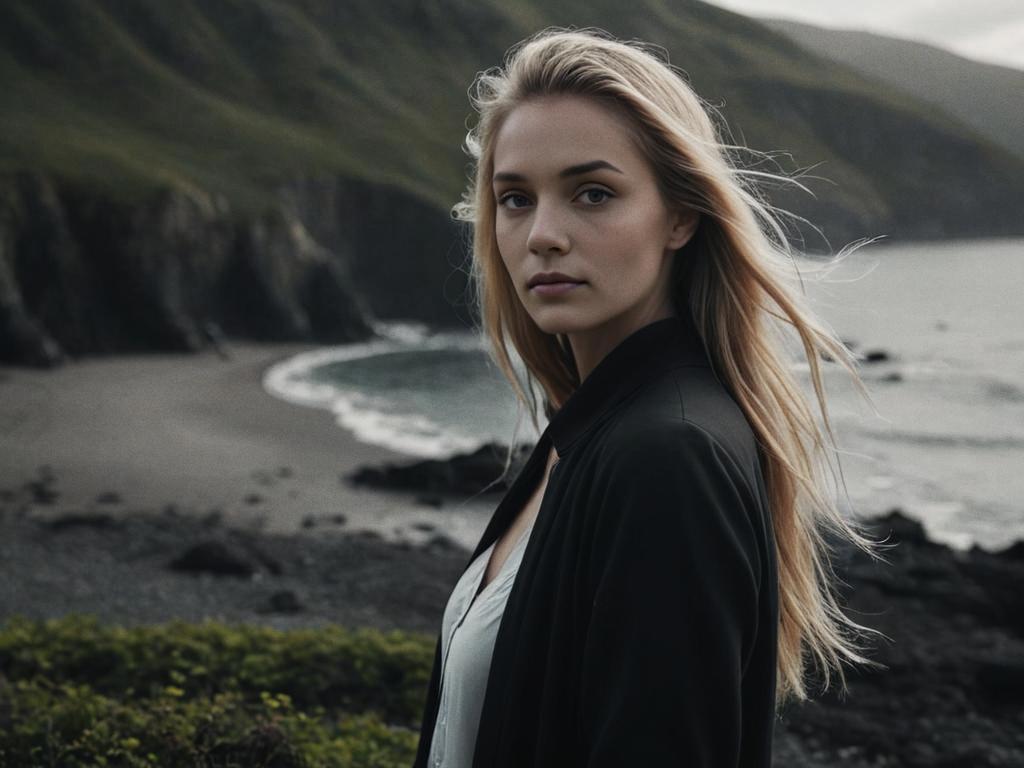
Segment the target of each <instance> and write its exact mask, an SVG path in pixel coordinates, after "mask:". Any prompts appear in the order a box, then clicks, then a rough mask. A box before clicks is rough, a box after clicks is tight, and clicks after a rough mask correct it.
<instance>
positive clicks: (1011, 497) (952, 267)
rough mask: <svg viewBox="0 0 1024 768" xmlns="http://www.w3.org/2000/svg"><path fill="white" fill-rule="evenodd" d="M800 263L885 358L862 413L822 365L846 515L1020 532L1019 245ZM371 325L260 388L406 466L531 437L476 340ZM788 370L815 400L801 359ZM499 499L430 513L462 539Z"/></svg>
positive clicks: (859, 343) (861, 339) (815, 289)
mask: <svg viewBox="0 0 1024 768" xmlns="http://www.w3.org/2000/svg"><path fill="white" fill-rule="evenodd" d="M797 266H798V267H799V270H800V274H801V276H802V278H803V282H804V288H805V291H806V294H807V296H808V298H809V299H810V300H811V303H812V306H813V307H814V309H815V310H816V311H817V313H818V314H819V316H820V317H821V318H823V319H824V320H825V322H826V323H827V324H828V325H830V326H831V327H832V328H833V329H834V330H835V331H836V332H837V333H838V334H839V335H840V336H841V337H842V338H843V339H844V340H846V341H848V342H850V343H851V345H853V347H854V349H855V350H856V351H858V352H868V351H872V350H878V351H884V352H885V353H886V354H887V356H888V359H886V360H882V361H880V362H874V363H867V362H864V363H862V364H861V366H860V371H861V376H862V378H863V379H864V381H865V384H866V386H867V387H868V391H869V393H870V395H871V398H872V402H873V404H874V408H872V407H871V406H870V405H868V404H867V403H866V402H865V401H864V400H863V399H862V398H861V397H860V396H859V394H858V393H857V392H856V391H855V390H854V388H853V385H852V384H851V383H850V382H849V379H848V376H847V374H846V373H845V371H844V370H843V369H841V368H840V367H839V366H834V365H832V366H826V368H825V370H826V371H828V373H827V376H826V380H825V381H826V392H827V393H828V396H829V417H830V420H831V422H832V425H833V429H834V430H835V434H836V438H837V443H838V447H839V451H840V452H839V455H838V459H837V461H838V468H839V470H840V472H841V474H840V475H838V476H837V477H836V478H835V481H834V483H833V493H834V495H835V496H836V498H837V499H838V502H839V504H840V506H841V507H842V509H843V510H844V512H845V513H846V514H857V515H863V516H875V515H881V514H885V513H887V512H888V511H889V510H890V509H892V508H894V507H899V508H901V509H902V510H903V511H904V512H905V513H906V514H908V515H910V516H912V517H915V518H917V519H918V520H920V521H921V522H922V523H923V524H924V526H925V527H926V529H927V530H928V532H929V534H930V535H931V536H933V537H934V538H936V539H938V540H941V541H944V542H946V543H948V544H950V545H952V546H954V547H957V548H966V547H969V546H970V545H971V544H972V543H978V544H979V545H981V546H984V547H987V548H1001V547H1004V546H1006V545H1008V544H1010V543H1011V542H1012V541H1014V540H1015V539H1018V538H1024V503H1022V499H1024V304H1022V303H1021V293H1022V290H1024V240H1021V239H989V240H966V241H946V242H938V243H909V244H900V243H897V244H888V243H885V242H884V241H881V242H877V241H876V242H873V243H871V244H870V245H867V246H865V247H863V248H860V249H859V250H857V251H855V252H854V253H852V254H850V255H848V256H846V257H844V258H843V259H841V260H839V261H838V262H836V263H834V264H832V265H830V266H828V267H825V266H824V265H823V264H822V262H821V261H815V260H809V259H801V260H799V261H798V262H797ZM378 330H379V332H380V333H381V334H382V335H383V336H384V337H385V338H384V339H382V340H377V341H373V342H369V343H365V344H350V345H344V346H334V347H325V348H322V349H319V350H315V351H312V352H308V353H304V354H301V355H298V356H296V357H294V358H291V359H289V360H286V361H284V362H282V363H280V364H278V365H276V366H274V367H273V368H271V369H270V370H268V371H267V372H266V375H265V376H264V387H265V388H266V389H267V391H268V392H270V393H272V394H274V395H276V396H278V397H281V398H283V399H285V400H288V401H290V402H293V403H297V404H300V405H306V406H311V407H315V408H320V409H323V410H324V411H325V418H333V419H334V420H335V421H336V423H337V424H338V426H339V428H341V429H347V430H350V431H351V432H352V433H353V434H354V435H355V436H356V437H357V438H358V439H359V440H362V441H365V442H368V443H375V444H379V445H383V446H386V447H388V448H391V449H393V450H396V451H399V452H401V453H404V454H407V455H408V456H409V457H410V459H412V458H439V457H444V456H448V455H451V454H452V453H455V452H461V451H472V450H473V449H475V448H476V447H478V446H479V445H481V444H482V443H484V442H487V441H492V440H495V441H500V442H502V443H509V442H516V443H522V442H531V443H532V442H533V441H535V440H536V438H537V432H536V431H535V430H534V429H533V427H532V425H531V423H530V419H529V418H528V416H527V415H526V414H525V413H522V414H521V415H520V413H519V410H518V409H517V405H516V402H515V398H514V396H513V391H512V387H511V386H510V385H509V383H508V382H507V381H506V380H505V379H504V377H503V376H501V375H500V373H499V371H498V369H497V367H496V366H495V365H494V364H493V363H491V361H490V360H489V358H488V357H487V355H486V354H485V352H484V350H483V347H482V345H481V341H480V339H478V338H477V337H476V336H475V335H473V334H472V333H468V332H434V331H433V330H432V329H430V328H428V327H426V326H424V325H420V324H415V323H403V322H388V323H384V324H382V325H381V326H380V327H379V329H378ZM519 370H520V371H522V368H521V367H520V368H519ZM795 370H796V371H798V372H799V373H800V374H801V380H802V381H803V382H804V384H805V385H806V389H805V392H807V393H808V396H809V397H810V396H812V395H813V392H812V389H811V387H810V379H809V377H808V376H807V365H806V363H804V364H803V365H802V366H801V365H799V364H798V365H796V366H795ZM811 404H812V406H814V407H815V408H816V407H817V406H816V401H815V400H812V401H811ZM875 409H877V413H876V412H875ZM538 422H539V424H540V427H541V429H543V428H544V426H545V424H546V421H545V419H544V418H543V415H542V414H538ZM833 465H834V466H835V465H836V461H835V460H834V461H833ZM495 498H496V497H493V496H492V497H491V501H490V502H481V501H480V500H478V499H473V500H467V503H466V504H464V505H460V506H459V507H458V510H457V512H454V513H452V512H449V513H448V514H446V515H444V516H442V517H441V518H436V519H435V522H439V523H440V524H439V525H438V527H444V526H448V527H450V528H453V529H454V530H453V531H451V533H454V535H455V538H457V539H458V540H460V541H462V542H463V543H465V544H467V546H473V545H474V544H475V543H476V539H477V537H478V536H479V534H480V533H482V530H483V527H484V525H485V524H486V521H487V517H488V514H487V513H488V511H489V510H491V509H493V506H494V499H495ZM423 516H425V517H429V516H430V512H429V511H427V510H424V511H423Z"/></svg>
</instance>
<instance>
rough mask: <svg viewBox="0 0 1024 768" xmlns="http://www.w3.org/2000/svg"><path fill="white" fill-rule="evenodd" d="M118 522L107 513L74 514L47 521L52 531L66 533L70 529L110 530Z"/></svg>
mask: <svg viewBox="0 0 1024 768" xmlns="http://www.w3.org/2000/svg"><path fill="white" fill-rule="evenodd" d="M115 524H116V521H115V520H114V517H113V516H112V515H108V514H107V513H105V512H72V513H70V514H63V515H60V516H59V517H54V518H52V519H50V520H49V521H47V526H48V527H49V529H50V530H51V531H64V530H67V529H68V528H76V527H87V528H110V527H111V526H113V525H115Z"/></svg>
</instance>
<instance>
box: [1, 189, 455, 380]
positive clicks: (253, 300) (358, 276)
mask: <svg viewBox="0 0 1024 768" xmlns="http://www.w3.org/2000/svg"><path fill="white" fill-rule="evenodd" d="M277 197H278V202H277V203H275V204H274V205H272V206H271V207H270V208H268V209H267V210H266V211H265V212H264V213H262V214H259V215H254V216H244V215H240V214H238V213H236V212H234V211H233V210H232V208H231V206H230V205H229V203H228V202H227V200H226V199H224V198H223V197H220V196H217V197H214V196H211V195H208V194H206V193H204V192H201V191H196V192H189V193H186V192H182V191H176V190H164V191H160V192H157V193H154V194H153V195H151V196H149V197H147V198H145V199H144V200H140V201H139V202H137V203H131V204H126V203H121V202H115V201H113V200H110V199H108V198H106V197H103V196H101V195H99V194H98V193H97V192H96V191H95V190H91V189H87V188H84V187H82V186H78V185H72V184H67V183H61V182H57V181H55V180H54V179H52V178H50V177H48V176H45V175H42V174H37V173H20V174H15V175H12V176H8V177H5V178H3V179H2V180H0V361H3V362H7V363H18V364H31V365H55V364H59V363H60V362H62V361H64V360H66V359H67V358H68V357H69V356H70V357H75V356H81V355H90V354H104V353H115V352H126V351H143V350H154V351H157V350H164V351H195V350H198V349H201V348H202V347H204V346H206V344H207V343H208V340H209V337H210V335H211V334H215V333H216V332H217V330H220V331H222V332H223V333H224V334H226V335H227V336H228V337H229V338H230V337H235V338H246V339H251V340H264V341H296V340H308V341H316V342H321V343H343V342H348V341H357V340H360V339H365V338H368V337H370V336H372V335H373V331H372V323H373V321H374V319H375V318H377V317H402V318H408V319H416V320H421V321H425V322H430V323H433V324H439V325H444V324H453V323H456V322H457V317H456V311H455V310H454V309H453V305H454V304H455V303H457V298H458V296H459V295H460V294H461V293H462V292H463V290H464V287H465V282H464V280H463V281H462V282H459V283H458V285H457V286H456V287H455V288H454V289H451V288H449V292H448V294H446V293H445V290H446V286H445V283H446V281H449V282H451V278H452V277H453V276H457V275H461V274H462V273H461V272H459V270H458V264H459V260H460V259H461V248H460V245H459V242H458V237H457V232H456V229H455V226H454V224H453V223H452V222H451V221H450V220H449V219H447V218H446V217H445V215H444V213H443V212H439V211H438V210H437V209H436V208H434V207H431V206H428V205H425V204H423V203H422V202H420V201H418V200H415V199H410V198H409V196H408V195H406V194H403V193H400V192H398V191H396V190H392V189H387V188H381V189H378V188H374V187H373V186H371V185H367V184H364V183H361V182H354V181H351V180H347V179H338V178H333V179H321V180H308V179H298V180H295V181H293V182H289V184H287V185H285V186H283V187H282V188H281V189H280V192H279V194H278V196H277ZM446 254H447V255H448V257H447V258H446ZM456 254H457V255H456ZM446 295H447V296H448V298H446ZM452 297H455V298H454V299H453V298H452Z"/></svg>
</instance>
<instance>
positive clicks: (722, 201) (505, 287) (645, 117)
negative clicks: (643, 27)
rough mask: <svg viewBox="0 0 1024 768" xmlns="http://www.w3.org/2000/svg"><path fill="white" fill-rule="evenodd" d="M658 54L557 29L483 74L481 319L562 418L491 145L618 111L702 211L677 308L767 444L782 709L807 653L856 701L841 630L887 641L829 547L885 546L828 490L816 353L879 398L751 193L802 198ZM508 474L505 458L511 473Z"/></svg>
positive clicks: (664, 174) (471, 145) (563, 372)
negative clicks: (598, 106) (817, 308)
mask: <svg viewBox="0 0 1024 768" xmlns="http://www.w3.org/2000/svg"><path fill="white" fill-rule="evenodd" d="M659 50H661V49H658V48H656V47H654V46H650V45H648V44H644V43H640V42H636V41H620V40H616V39H614V38H612V37H611V36H610V35H609V34H608V33H606V32H604V31H602V30H600V29H594V28H585V29H578V30H577V29H573V28H571V27H570V28H565V27H548V28H547V29H544V30H542V31H540V32H538V33H537V34H535V35H533V36H532V37H529V38H527V39H526V40H523V41H521V42H520V43H517V44H516V45H515V46H513V47H512V48H511V49H509V51H508V53H507V54H506V59H505V62H504V64H505V67H504V69H502V68H500V67H495V68H491V69H488V70H485V71H483V72H479V73H478V74H477V76H476V78H475V80H474V83H473V86H471V88H470V98H471V101H472V103H473V107H474V108H475V109H476V111H477V112H478V113H479V120H478V122H477V124H476V125H475V126H474V127H472V128H471V129H470V130H469V132H468V134H467V136H466V143H465V149H466V151H467V152H468V153H469V154H470V156H471V157H472V158H473V159H474V160H475V166H476V167H475V179H470V184H469V187H468V189H467V190H466V192H465V193H464V194H463V198H462V201H461V202H460V203H458V204H456V205H455V206H454V207H453V209H452V214H453V216H454V217H455V218H456V219H459V220H461V221H465V222H470V223H472V224H473V236H472V260H471V265H470V283H471V287H472V288H473V289H475V292H476V300H475V302H474V305H475V309H476V310H477V316H478V318H479V320H480V322H481V323H482V333H483V335H484V336H485V337H486V339H487V342H488V344H489V347H490V354H491V355H492V357H493V359H494V361H495V362H496V363H497V365H498V366H499V368H500V369H501V371H502V372H503V374H504V375H505V376H506V377H507V378H508V379H509V381H510V382H511V384H512V388H513V390H514V392H515V395H516V398H517V400H518V401H519V403H520V405H522V406H524V407H527V408H528V409H529V413H530V417H531V419H532V421H533V424H534V426H535V427H536V428H537V429H538V431H539V429H540V428H539V426H538V425H537V402H536V397H535V395H534V384H535V383H536V384H539V386H540V388H541V389H542V391H543V393H544V397H545V410H546V412H547V414H548V417H549V418H550V417H551V416H552V415H553V413H554V412H555V411H556V410H557V409H558V408H560V407H561V405H562V404H563V403H564V402H565V401H566V400H567V399H568V398H569V396H570V395H571V394H572V393H573V391H574V390H575V389H576V387H578V386H579V378H578V375H577V372H576V369H575V365H574V363H573V359H572V354H571V351H570V348H569V346H568V342H567V340H566V339H565V338H564V337H563V336H562V334H555V335H552V334H548V333H545V332H544V331H542V330H541V329H540V328H539V327H538V326H537V325H536V324H535V323H534V322H533V320H532V319H531V317H530V316H529V315H528V314H527V312H526V311H525V309H524V308H523V306H522V303H521V302H520V300H519V298H518V296H517V294H516V291H515V288H514V286H513V285H512V283H511V281H510V279H509V277H508V273H507V271H506V269H505V267H504V265H503V262H502V259H501V256H500V253H499V250H498V246H497V241H496V238H495V211H496V203H495V200H494V197H493V194H492V192H491V181H492V179H491V176H492V174H493V162H494V161H493V158H494V138H495V136H496V134H497V132H498V130H499V128H500V126H501V125H502V123H503V121H504V120H505V119H506V117H507V116H508V115H509V114H510V112H511V111H512V110H513V109H515V108H516V107H517V106H518V105H520V104H522V103H523V102H524V101H527V100H529V99H532V98H535V97H540V96H549V95H560V94H565V95H582V96H586V97H589V98H593V99H595V100H597V101H598V102H599V103H602V104H604V105H606V106H608V107H610V108H612V109H616V110H619V111H620V112H621V113H622V114H624V115H625V116H626V117H627V118H628V124H629V125H631V126H632V127H633V131H632V133H633V137H634V138H635V140H636V141H637V142H638V145H639V147H640V148H641V149H642V151H643V152H644V154H645V155H646V157H647V158H648V160H649V161H650V163H651V164H652V166H653V168H654V169H655V171H656V176H657V177H658V180H659V186H660V188H661V192H662V194H663V196H664V198H665V199H666V201H667V202H669V203H670V204H671V205H672V206H675V207H682V208H685V209H692V210H695V211H699V212H700V214H701V220H700V223H699V225H698V228H697V230H696V232H695V233H694V235H693V236H692V237H691V239H690V241H689V242H688V243H687V244H686V245H685V246H683V248H682V249H680V251H679V252H677V254H676V258H675V263H674V265H673V272H672V278H671V279H672V286H671V290H672V296H673V301H674V303H675V306H676V308H677V309H679V308H682V311H689V312H691V313H692V316H693V318H694V321H695V323H696V325H697V327H698V329H699V332H700V334H701V336H702V337H703V338H704V339H705V341H706V343H707V346H708V351H709V355H710V356H711V362H712V365H713V368H714V370H715V373H716V375H717V376H718V378H719V380H720V381H722V383H723V385H724V386H726V387H727V388H728V390H729V392H730V393H731V394H732V396H733V397H734V399H735V400H736V401H737V403H738V404H739V405H740V406H741V408H742V409H743V411H744V413H745V414H746V417H747V419H748V421H749V423H750V425H751V427H752V429H753V431H754V433H755V436H756V438H757V441H758V445H759V454H760V460H761V463H762V470H763V471H764V477H765V483H766V486H767V490H768V497H769V500H770V507H771V518H772V526H773V530H774V534H775V542H776V554H777V562H778V568H779V627H778V639H779V645H778V658H777V681H778V683H777V694H776V704H777V705H779V704H781V703H783V702H784V701H786V700H787V699H788V698H791V697H792V698H796V699H799V700H805V699H807V698H808V695H807V688H806V684H805V677H804V676H805V672H806V669H805V649H806V650H808V651H810V653H811V654H812V655H813V658H814V660H815V662H816V666H817V667H818V668H819V669H821V670H822V671H823V673H824V686H823V689H827V688H828V685H829V680H830V675H829V669H830V667H831V668H835V669H836V670H837V671H838V673H839V676H840V678H841V680H842V682H843V691H846V678H845V675H844V674H843V669H842V666H841V661H842V659H843V658H845V659H846V660H848V661H851V662H856V663H864V664H869V665H874V666H878V667H884V665H882V664H878V663H877V662H873V661H870V660H869V659H866V658H865V657H864V656H862V655H861V654H860V653H859V652H858V651H859V650H861V649H859V648H858V647H857V646H856V645H855V644H854V642H853V640H852V638H851V637H848V636H847V632H846V631H845V630H861V631H868V632H875V630H872V629H870V628H867V627H862V626H861V625H859V624H856V623H854V622H852V621H851V620H850V619H848V618H847V617H846V616H845V615H844V614H843V612H842V611H841V610H840V608H839V606H838V604H837V601H836V598H835V596H834V595H833V593H832V591H831V584H830V580H829V576H831V577H833V578H835V573H834V571H832V568H831V563H830V557H829V555H830V552H831V551H832V545H831V544H830V543H829V542H828V541H827V540H826V539H825V537H824V536H823V535H822V533H823V530H825V529H828V530H830V531H832V532H834V533H837V534H839V536H840V537H845V538H846V539H848V540H849V541H852V542H853V543H855V544H856V545H857V546H858V547H859V548H861V549H862V550H864V551H865V552H867V553H868V554H869V555H871V556H872V557H876V558H878V559H884V558H881V557H880V556H879V555H877V554H876V553H875V552H874V551H873V548H874V547H875V546H877V544H878V543H877V542H874V541H872V540H870V539H868V538H867V537H866V536H865V535H864V533H863V529H862V528H860V525H859V524H858V523H856V522H853V521H847V520H845V519H844V518H843V516H842V514H841V513H840V512H839V510H838V509H837V507H836V506H835V505H834V503H833V502H832V500H831V499H830V496H829V494H828V492H827V489H826V486H825V482H824V474H823V472H822V469H823V464H827V462H823V461H822V459H823V458H825V457H826V455H827V452H826V442H825V438H826V434H827V436H828V439H829V440H830V442H831V445H832V446H834V445H835V436H834V434H833V432H832V427H831V424H830V423H829V419H828V412H827V407H826V403H825V394H824V389H823V385H822V377H821V370H820V365H819V358H818V355H819V352H820V353H822V355H823V356H824V357H825V359H826V360H834V361H838V362H839V363H841V364H842V365H843V366H844V367H845V368H846V370H847V371H848V372H849V373H850V375H851V376H852V378H853V380H854V382H855V383H856V384H857V387H858V389H859V390H860V392H861V394H862V395H863V396H864V397H866V398H868V400H869V401H870V396H869V395H868V393H867V390H866V388H865V387H864V384H863V382H862V381H861V379H860V376H859V374H858V371H857V360H856V358H855V357H854V356H853V355H852V354H851V353H850V351H849V350H848V349H847V348H846V346H845V345H844V344H843V343H842V341H841V340H840V339H838V338H837V337H836V336H835V335H834V332H832V331H831V330H829V329H828V328H827V327H826V325H825V324H824V323H823V322H822V321H820V320H819V319H817V318H815V317H814V315H813V313H812V312H811V311H810V310H809V309H808V307H807V306H806V304H805V302H804V300H803V297H802V296H801V295H800V294H799V293H798V292H797V291H796V290H794V289H793V288H792V287H791V286H790V283H791V282H792V279H793V278H792V274H791V270H792V271H796V270H795V268H794V265H795V261H794V260H793V252H792V250H791V246H790V244H789V242H788V240H787V238H786V236H785V233H784V232H783V230H782V228H781V227H780V225H779V223H778V222H777V221H776V220H775V219H774V218H773V215H772V211H775V210H777V209H775V208H773V207H772V206H770V205H769V204H768V203H767V202H766V201H765V200H763V199H762V196H761V194H760V193H759V191H758V189H757V187H756V186H755V182H756V180H757V178H758V177H761V178H764V179H777V180H780V181H789V182H791V183H795V184H797V186H800V187H801V189H806V188H805V187H803V186H802V185H800V184H799V183H798V182H795V181H793V180H792V179H789V178H787V177H785V176H776V175H773V174H770V173H766V172H760V171H753V170H744V169H742V168H740V167H738V165H739V164H738V163H736V162H734V157H733V155H732V152H733V151H735V150H745V151H750V152H753V150H749V149H746V148H743V147H738V146H735V145H732V144H726V143H723V141H722V140H721V139H720V137H719V133H718V131H717V130H716V127H715V124H714V123H713V121H712V118H711V116H712V115H713V114H716V112H715V111H714V107H712V106H711V105H709V104H707V103H706V102H704V101H703V100H702V99H701V98H700V97H699V96H698V95H697V94H696V93H695V92H694V91H693V90H692V89H691V87H690V86H689V84H688V82H687V81H686V76H685V73H682V72H677V71H676V69H675V68H674V67H673V66H672V65H671V64H670V63H669V61H668V56H667V53H666V54H665V55H664V56H661V55H659V53H658V51H659ZM722 122H723V125H724V120H723V121H722ZM760 154H763V153H760ZM758 219H760V221H761V222H763V223H764V224H765V225H766V227H765V228H764V229H762V227H761V226H760V225H759V222H758ZM773 236H774V239H773ZM684 252H685V254H684ZM680 254H683V255H682V256H681V255H680ZM769 316H770V317H771V318H775V319H776V320H779V321H782V322H783V323H785V324H788V325H789V326H791V327H792V329H795V331H796V333H797V335H798V336H799V341H800V343H801V344H802V348H803V353H804V354H805V355H806V359H807V363H808V364H809V367H810V373H811V380H812V381H813V384H814V390H815V393H816V396H817V400H818V404H819V408H820V411H821V415H822V417H823V420H824V429H823V428H822V427H821V426H819V424H818V423H817V421H816V416H815V414H814V412H813V410H812V409H811V408H810V407H809V405H808V401H807V398H805V397H804V395H803V394H802V393H801V391H800V386H799V383H798V381H797V380H796V379H795V378H794V376H793V374H792V373H791V371H790V364H789V363H788V362H787V359H786V355H785V353H784V350H783V346H784V343H785V341H786V338H785V335H784V334H783V333H782V328H781V327H780V326H779V325H778V324H773V323H772V322H770V321H769ZM506 340H510V341H511V342H512V345H513V346H514V347H515V350H516V352H517V353H518V355H519V357H520V358H521V359H522V361H523V362H524V363H525V366H526V376H527V380H528V381H527V386H523V384H522V383H521V382H520V381H519V376H518V375H517V373H516V371H515V368H514V366H513V364H512V362H511V358H510V355H509V350H508V347H507V345H506ZM527 393H529V394H527ZM509 455H510V456H511V449H510V454H509ZM508 466H509V462H508V460H506V471H507V470H508ZM877 634H881V633H877Z"/></svg>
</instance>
